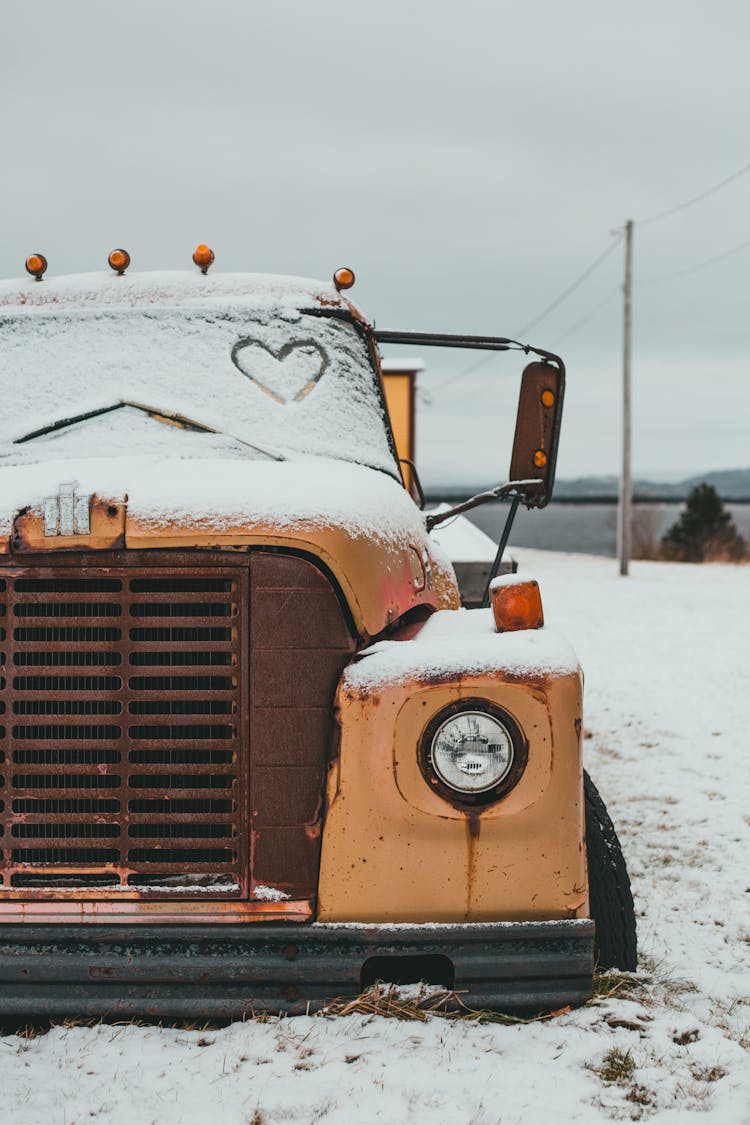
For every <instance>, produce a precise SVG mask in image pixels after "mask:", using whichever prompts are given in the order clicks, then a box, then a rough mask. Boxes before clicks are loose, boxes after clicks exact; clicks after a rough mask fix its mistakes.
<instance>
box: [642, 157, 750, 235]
mask: <svg viewBox="0 0 750 1125" xmlns="http://www.w3.org/2000/svg"><path fill="white" fill-rule="evenodd" d="M747 172H750V164H743V166H742V167H741V168H739V169H738V170H737V171H736V172H732V175H731V176H727V178H726V179H725V180H721V181H720V182H719V183H718V184H714V185H713V187H710V188H707V189H706V190H705V191H702V192H701V193H700V194H699V195H693V196H691V197H690V199H686V200H685V201H684V202H683V203H678V204H677V205H676V206H675V207H670V208H669V209H668V210H666V211H659V212H658V214H656V215H649V217H648V218H647V219H638V220H637V224H638V226H639V227H644V226H647V224H648V223H657V222H659V220H660V219H668V218H669V217H670V216H671V215H676V214H677V213H678V211H684V210H686V208H688V207H692V206H693V204H695V203H700V202H701V200H703V199H708V197H709V196H710V195H714V194H715V193H716V192H717V191H721V189H722V188H724V187H726V186H727V184H731V183H733V182H734V180H738V179H739V178H740V176H744V175H745V173H747Z"/></svg>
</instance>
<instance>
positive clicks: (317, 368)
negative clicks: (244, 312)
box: [232, 336, 328, 403]
mask: <svg viewBox="0 0 750 1125" xmlns="http://www.w3.org/2000/svg"><path fill="white" fill-rule="evenodd" d="M232 363H233V364H234V366H235V367H236V368H237V370H238V371H241V372H242V374H243V375H245V376H246V377H247V378H248V379H251V380H252V382H253V383H255V384H257V386H258V387H260V389H261V390H262V391H265V393H266V394H267V395H270V396H271V398H273V399H275V400H276V402H281V403H287V402H299V401H300V399H302V398H304V397H305V395H308V394H309V393H310V391H311V390H312V389H313V387H314V386H315V384H316V383H317V382H318V380H319V379H320V377H321V376H322V374H323V372H324V371H325V370H326V368H327V367H328V355H327V353H326V352H325V350H324V349H323V348H321V346H320V344H316V343H315V341H314V340H295V341H293V342H290V343H288V344H284V345H283V347H281V348H279V350H278V351H274V349H273V348H269V347H268V345H267V344H262V343H261V342H260V340H253V339H252V337H251V336H246V337H245V338H244V339H242V340H238V341H237V343H236V344H235V345H234V347H233V348H232Z"/></svg>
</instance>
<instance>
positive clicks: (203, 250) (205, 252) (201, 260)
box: [193, 242, 216, 273]
mask: <svg viewBox="0 0 750 1125" xmlns="http://www.w3.org/2000/svg"><path fill="white" fill-rule="evenodd" d="M215 257H216V255H215V254H214V252H213V250H212V249H211V247H210V246H206V244H205V242H201V244H200V246H196V248H195V250H194V251H193V261H194V262H195V264H196V266H197V267H198V269H199V270H200V271H201V273H208V271H209V269H210V268H211V266H212V265H213V264H214V258H215Z"/></svg>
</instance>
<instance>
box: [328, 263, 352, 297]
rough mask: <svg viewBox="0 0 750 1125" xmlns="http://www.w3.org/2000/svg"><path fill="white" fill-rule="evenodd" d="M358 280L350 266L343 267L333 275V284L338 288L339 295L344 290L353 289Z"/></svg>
mask: <svg viewBox="0 0 750 1125" xmlns="http://www.w3.org/2000/svg"><path fill="white" fill-rule="evenodd" d="M356 280H357V279H356V278H355V276H354V270H352V269H349V266H341V268H340V269H337V270H336V272H335V274H334V275H333V284H334V285H335V286H336V290H337V292H339V293H340V292H341V290H342V289H351V287H352V285H354V282H355V281H356Z"/></svg>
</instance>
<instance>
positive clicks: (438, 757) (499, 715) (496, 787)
mask: <svg viewBox="0 0 750 1125" xmlns="http://www.w3.org/2000/svg"><path fill="white" fill-rule="evenodd" d="M420 759H421V766H422V772H423V774H424V775H425V777H426V779H427V780H428V781H429V782H431V784H432V785H433V786H434V787H435V788H436V789H437V790H438V791H440V792H441V796H444V797H447V798H448V799H449V800H451V799H452V800H454V801H456V800H457V801H461V802H463V803H466V804H487V803H489V802H490V801H494V800H497V799H498V797H500V796H502V794H503V793H505V792H507V791H508V789H510V788H512V787H513V785H515V783H516V781H518V779H519V777H520V776H521V773H522V772H523V768H524V766H525V764H526V747H525V742H524V740H523V737H522V736H521V732H520V730H519V728H518V725H517V724H516V723H515V721H514V720H513V719H512V718H511V717H510V715H507V714H506V713H505V712H503V711H500V709H499V708H497V707H494V706H493V705H492V704H490V703H488V702H486V701H485V700H478V699H474V700H464V701H462V702H461V703H457V704H454V705H453V706H452V707H448V708H446V709H445V710H444V711H441V712H440V714H439V715H437V716H436V717H435V718H434V719H433V720H432V722H431V723H430V724H429V726H428V727H427V729H426V731H425V733H424V735H423V737H422V745H421V751H420Z"/></svg>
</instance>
